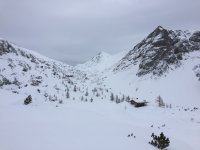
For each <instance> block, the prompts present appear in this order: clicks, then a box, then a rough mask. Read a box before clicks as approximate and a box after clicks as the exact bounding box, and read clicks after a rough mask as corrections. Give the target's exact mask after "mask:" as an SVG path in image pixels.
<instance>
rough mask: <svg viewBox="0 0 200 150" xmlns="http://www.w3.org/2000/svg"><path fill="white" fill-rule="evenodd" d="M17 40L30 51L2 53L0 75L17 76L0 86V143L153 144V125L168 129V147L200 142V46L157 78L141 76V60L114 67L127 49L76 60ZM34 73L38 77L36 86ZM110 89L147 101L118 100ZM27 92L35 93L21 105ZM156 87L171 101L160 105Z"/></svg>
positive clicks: (185, 149) (176, 149)
mask: <svg viewBox="0 0 200 150" xmlns="http://www.w3.org/2000/svg"><path fill="white" fill-rule="evenodd" d="M13 46H14V47H15V48H16V49H20V50H21V51H23V52H24V53H25V56H23V55H22V54H21V53H20V51H18V55H16V54H14V53H7V54H3V55H1V56H0V64H1V65H0V75H1V76H0V81H1V80H2V81H3V79H4V78H6V79H8V80H9V81H10V82H11V83H12V84H5V85H3V86H0V150H1V149H2V150H45V149H48V150H55V149H58V150H66V149H70V150H112V149H115V150H122V149H126V150H129V149H130V150H131V149H136V150H147V149H148V150H155V149H156V148H155V147H153V146H152V145H150V144H149V143H148V142H149V141H150V140H151V134H152V133H153V132H154V133H155V134H157V135H158V134H160V133H161V132H164V134H165V135H166V136H167V137H169V139H170V141H171V143H170V146H169V148H167V149H168V150H199V147H200V143H199V139H200V134H199V133H200V109H199V107H200V92H199V89H200V82H199V81H198V79H197V78H196V76H195V73H194V71H193V68H194V66H195V65H197V64H199V62H200V61H199V60H200V52H198V51H196V52H192V53H189V54H187V55H186V56H184V58H183V61H182V65H181V67H179V68H174V70H170V71H169V72H168V74H167V75H166V76H162V77H160V78H157V79H155V78H151V76H144V77H138V76H136V72H137V69H138V65H137V64H136V65H133V67H132V68H130V69H127V70H125V71H119V72H117V73H115V72H113V68H114V67H115V65H116V64H117V63H118V61H119V60H120V59H121V58H122V57H123V56H124V55H125V53H126V52H121V53H119V54H116V55H110V54H106V53H104V52H102V53H100V54H98V55H97V56H95V57H93V58H92V59H91V60H89V61H88V62H86V63H85V64H81V65H78V66H76V67H72V66H69V65H66V64H64V63H62V62H58V61H54V60H52V59H48V58H46V57H44V56H41V55H40V54H37V53H33V52H32V51H29V50H26V49H23V48H20V47H17V46H15V45H13ZM27 56H28V57H27ZM33 56H34V57H33ZM31 58H33V59H34V60H35V61H36V62H35V61H32V59H31ZM24 69H25V71H23V70H24ZM26 69H27V70H26ZM15 80H17V81H19V83H17V84H14V82H15ZM34 80H38V81H40V82H41V83H39V84H38V85H34V86H33V85H32V82H33V81H34ZM0 83H1V82H0ZM75 87H76V88H75ZM67 91H69V94H70V97H69V98H67V97H66V93H67ZM111 93H114V95H115V96H118V98H120V99H122V97H123V95H124V96H125V97H126V96H130V98H131V99H134V100H137V101H143V100H146V101H147V102H149V103H148V105H147V106H146V107H142V108H135V107H133V106H132V105H130V104H129V103H128V102H126V101H123V102H121V103H118V104H116V102H114V101H110V95H111ZM28 95H31V96H32V98H33V101H32V103H31V104H29V105H24V99H25V98H26V97H27V96H28ZM159 95H160V96H161V97H162V98H163V100H164V102H165V104H166V105H168V106H169V105H171V106H172V108H160V107H158V106H157V104H156V103H155V99H156V98H157V96H159ZM136 98H138V99H136ZM194 107H197V108H198V109H194ZM131 133H133V136H132V137H128V135H129V134H131ZM134 136H135V138H134Z"/></svg>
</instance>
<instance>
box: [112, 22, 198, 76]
mask: <svg viewBox="0 0 200 150" xmlns="http://www.w3.org/2000/svg"><path fill="white" fill-rule="evenodd" d="M195 50H200V32H199V31H196V32H195V33H193V34H190V33H189V32H188V31H182V30H175V31H173V30H167V29H164V28H163V27H161V26H158V27H157V28H156V29H155V30H154V31H153V32H152V33H150V34H149V35H148V36H147V37H146V38H145V39H144V40H142V41H141V42H140V43H138V44H137V45H136V46H135V47H134V48H133V49H132V50H131V51H129V53H128V54H127V55H126V56H125V57H124V58H122V60H121V61H120V62H119V63H118V64H117V66H116V67H115V68H114V71H119V70H124V69H127V68H130V67H131V66H133V65H136V64H138V66H139V68H138V72H137V75H138V76H143V75H146V74H152V75H153V76H161V75H163V74H164V73H166V72H168V71H169V70H170V69H173V68H177V67H179V66H180V65H181V62H182V61H181V60H182V59H183V56H184V55H185V54H186V53H189V52H192V51H195Z"/></svg>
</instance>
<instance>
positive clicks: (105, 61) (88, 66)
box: [75, 51, 127, 73]
mask: <svg viewBox="0 0 200 150" xmlns="http://www.w3.org/2000/svg"><path fill="white" fill-rule="evenodd" d="M126 53H127V51H122V52H119V53H117V54H114V55H111V54H108V53H105V52H100V53H98V54H97V55H96V56H94V57H92V58H91V59H90V60H88V61H87V62H85V63H83V64H79V65H77V66H76V67H75V68H77V69H79V70H82V71H86V72H91V73H97V72H98V73H101V72H103V71H105V70H109V69H110V68H111V67H112V66H113V65H115V64H116V63H117V62H118V61H119V60H121V59H122V58H123V57H124V56H125V54H126Z"/></svg>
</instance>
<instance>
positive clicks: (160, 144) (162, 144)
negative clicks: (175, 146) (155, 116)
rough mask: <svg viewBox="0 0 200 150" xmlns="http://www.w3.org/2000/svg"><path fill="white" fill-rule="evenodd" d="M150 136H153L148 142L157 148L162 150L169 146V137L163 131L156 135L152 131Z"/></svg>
mask: <svg viewBox="0 0 200 150" xmlns="http://www.w3.org/2000/svg"><path fill="white" fill-rule="evenodd" d="M151 137H152V138H153V139H152V140H151V142H149V144H151V145H153V146H155V147H157V148H158V149H160V150H162V149H164V148H166V147H168V146H169V144H170V141H169V138H167V137H166V136H165V135H164V134H163V132H161V133H160V136H156V135H155V134H154V133H152V135H151Z"/></svg>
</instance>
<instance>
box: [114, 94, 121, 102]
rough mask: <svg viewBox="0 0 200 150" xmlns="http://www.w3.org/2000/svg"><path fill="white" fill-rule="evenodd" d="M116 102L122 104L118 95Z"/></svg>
mask: <svg viewBox="0 0 200 150" xmlns="http://www.w3.org/2000/svg"><path fill="white" fill-rule="evenodd" d="M115 100H116V103H117V104H118V103H120V99H119V97H118V95H116V97H115Z"/></svg>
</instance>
